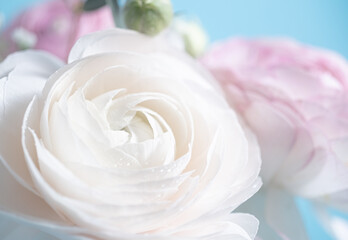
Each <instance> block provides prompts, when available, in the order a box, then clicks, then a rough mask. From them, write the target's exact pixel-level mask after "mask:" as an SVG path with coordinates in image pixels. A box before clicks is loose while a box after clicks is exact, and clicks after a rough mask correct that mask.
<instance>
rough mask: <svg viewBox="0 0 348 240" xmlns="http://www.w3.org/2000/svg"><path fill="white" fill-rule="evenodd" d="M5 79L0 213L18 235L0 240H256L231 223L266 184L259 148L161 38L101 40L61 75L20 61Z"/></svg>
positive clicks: (246, 228) (122, 35) (247, 221)
mask: <svg viewBox="0 0 348 240" xmlns="http://www.w3.org/2000/svg"><path fill="white" fill-rule="evenodd" d="M0 77H1V78H0V92H1V95H0V96H1V98H0V116H1V118H0V127H1V135H0V154H1V157H0V159H1V162H2V165H1V167H0V191H1V193H2V195H1V197H0V214H1V215H2V218H3V219H4V220H3V222H2V223H5V224H8V225H11V227H5V228H6V229H15V227H16V226H15V224H19V225H18V228H17V229H18V231H20V230H21V229H22V230H23V231H22V235H21V234H19V233H18V231H17V230H16V229H15V230H13V231H10V232H9V231H4V232H2V233H1V234H2V235H3V236H2V237H3V238H4V237H7V238H6V239H8V240H14V239H17V240H18V239H24V238H25V239H27V240H28V239H29V240H30V239H37V238H43V239H50V238H52V239H64V240H66V239H79V240H82V239H83V240H86V239H90V240H91V239H98V240H99V239H100V240H111V239H112V240H126V239H132V240H134V239H142V240H143V239H151V240H154V239H157V240H162V239H163V240H164V239H165V240H176V239H180V240H183V239H187V240H189V239H192V240H193V239H195V240H196V239H202V240H208V239H211V240H213V239H214V240H216V239H253V238H254V236H255V234H256V231H257V226H258V221H257V220H256V219H255V218H254V217H253V216H251V215H248V214H242V213H232V214H231V212H232V211H233V210H234V209H235V208H236V207H238V206H239V205H240V204H241V203H242V202H244V201H245V200H246V199H248V198H249V197H250V196H252V195H253V194H254V193H255V192H256V191H257V190H258V189H259V187H260V185H261V182H260V179H259V178H258V173H259V168H260V158H259V151H258V147H257V144H256V142H255V140H254V138H253V136H252V135H251V134H250V133H249V132H247V131H245V130H243V128H242V127H241V125H240V123H239V121H238V120H237V117H236V114H235V113H234V111H233V110H232V109H230V108H229V107H228V104H227V102H226V101H225V100H224V99H223V98H222V97H221V93H220V92H219V90H218V89H217V88H215V87H214V86H213V85H212V80H211V79H210V76H209V75H208V74H207V73H206V72H204V71H203V70H202V69H201V68H200V67H199V66H198V65H196V64H195V63H194V62H193V61H192V59H191V58H189V57H187V56H186V55H182V53H181V52H179V51H173V50H171V49H170V48H169V47H168V44H167V42H166V41H163V39H161V37H158V38H149V37H146V36H143V35H140V34H138V33H136V32H133V31H126V30H116V29H115V30H110V31H105V32H99V33H95V34H92V35H88V36H86V37H83V38H82V39H80V40H79V41H78V42H77V44H76V45H75V46H74V47H73V49H72V51H71V53H70V57H69V63H68V65H65V66H62V63H61V62H60V61H59V60H57V59H56V58H54V57H52V56H51V55H48V54H46V53H43V52H34V51H27V52H20V53H15V54H13V55H10V56H9V57H8V58H7V59H6V60H5V61H4V62H3V63H1V64H0ZM11 221H12V222H11ZM28 231H30V232H31V234H26V233H28ZM11 232H12V233H13V232H15V233H17V235H16V237H15V238H11ZM25 232H26V233H25ZM49 236H52V237H49Z"/></svg>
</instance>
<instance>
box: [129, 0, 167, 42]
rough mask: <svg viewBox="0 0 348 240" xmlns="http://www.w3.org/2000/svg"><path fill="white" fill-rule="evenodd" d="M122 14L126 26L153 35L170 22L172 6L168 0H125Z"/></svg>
mask: <svg viewBox="0 0 348 240" xmlns="http://www.w3.org/2000/svg"><path fill="white" fill-rule="evenodd" d="M123 15H124V23H125V24H126V26H127V27H128V28H130V29H134V30H136V31H138V32H141V33H144V34H147V35H151V36H153V35H156V34H157V33H159V32H161V31H162V30H163V29H165V28H166V27H167V26H168V25H169V24H170V22H171V20H172V18H173V8H172V4H171V2H170V0H127V2H126V5H125V8H124V12H123Z"/></svg>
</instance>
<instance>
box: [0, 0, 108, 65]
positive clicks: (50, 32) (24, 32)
mask: <svg viewBox="0 0 348 240" xmlns="http://www.w3.org/2000/svg"><path fill="white" fill-rule="evenodd" d="M113 26H114V24H113V18H112V13H111V11H110V9H109V8H107V7H103V8H101V9H98V10H96V11H93V12H81V10H77V3H76V1H74V2H73V1H63V0H54V1H49V2H44V3H42V4H40V5H37V6H36V7H33V8H30V9H28V10H26V11H25V12H23V13H22V14H21V15H20V16H19V17H18V18H16V19H15V20H14V21H13V23H12V24H11V25H10V26H9V27H8V28H7V29H6V30H5V31H4V32H3V33H2V35H1V36H0V57H2V58H4V57H6V56H7V55H8V54H10V53H12V52H15V51H18V50H21V49H23V48H34V49H41V50H46V51H48V52H50V53H53V54H54V55H56V56H58V57H60V58H61V59H64V60H66V59H67V56H68V53H69V52H70V49H71V47H72V46H73V44H74V43H75V42H76V40H77V39H78V38H80V37H81V36H83V35H85V34H88V33H91V32H94V31H98V30H103V29H108V28H112V27H113Z"/></svg>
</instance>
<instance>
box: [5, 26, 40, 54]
mask: <svg viewBox="0 0 348 240" xmlns="http://www.w3.org/2000/svg"><path fill="white" fill-rule="evenodd" d="M11 39H12V41H13V42H14V43H15V44H16V45H17V46H18V48H20V49H22V50H24V49H28V48H33V47H34V46H35V44H36V42H37V36H36V35H35V33H33V32H30V31H28V30H27V29H24V28H21V27H19V28H16V29H15V30H14V31H13V33H12V36H11Z"/></svg>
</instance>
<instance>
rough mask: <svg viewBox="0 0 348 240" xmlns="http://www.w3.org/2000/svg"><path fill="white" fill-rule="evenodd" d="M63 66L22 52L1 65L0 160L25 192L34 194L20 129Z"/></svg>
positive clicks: (46, 57)
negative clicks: (30, 107) (35, 98)
mask: <svg viewBox="0 0 348 240" xmlns="http://www.w3.org/2000/svg"><path fill="white" fill-rule="evenodd" d="M61 65H62V62H61V61H59V60H58V59H57V58H55V57H53V56H51V55H49V54H47V53H44V52H34V51H27V52H19V53H15V54H13V55H11V56H10V57H8V58H7V59H6V60H5V61H4V62H2V63H1V64H0V92H1V94H0V116H1V117H0V128H1V135H0V143H1V144H0V155H1V157H0V160H1V161H3V163H4V164H5V165H6V167H7V168H9V171H10V172H11V173H12V174H13V175H14V176H15V178H16V179H17V180H18V181H19V182H20V183H21V184H22V185H24V186H25V187H26V188H28V189H30V190H32V191H35V190H34V188H33V184H32V180H31V177H30V175H29V172H28V170H27V168H26V166H25V164H23V163H24V159H23V151H22V150H21V149H20V148H19V147H18V146H20V142H21V133H20V129H21V125H22V121H23V116H24V112H25V109H26V107H27V106H28V104H29V102H30V100H31V99H32V98H33V96H34V95H35V94H38V93H40V92H41V90H42V88H43V86H44V85H45V83H46V80H47V78H48V77H49V76H50V75H51V74H52V73H53V72H55V71H56V70H57V69H58V68H59V67H60V66H61Z"/></svg>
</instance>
